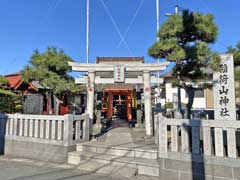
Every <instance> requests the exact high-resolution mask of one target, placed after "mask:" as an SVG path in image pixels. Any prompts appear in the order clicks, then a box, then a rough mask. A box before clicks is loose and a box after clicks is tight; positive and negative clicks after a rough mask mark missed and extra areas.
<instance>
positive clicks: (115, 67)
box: [68, 57, 169, 136]
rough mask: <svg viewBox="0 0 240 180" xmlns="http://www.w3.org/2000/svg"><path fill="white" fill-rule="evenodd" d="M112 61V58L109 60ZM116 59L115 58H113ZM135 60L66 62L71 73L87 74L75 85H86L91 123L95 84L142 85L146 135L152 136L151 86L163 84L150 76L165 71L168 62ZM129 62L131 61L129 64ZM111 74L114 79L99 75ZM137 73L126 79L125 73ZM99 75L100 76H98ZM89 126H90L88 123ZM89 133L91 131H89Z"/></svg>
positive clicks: (78, 79)
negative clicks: (93, 62) (88, 62)
mask: <svg viewBox="0 0 240 180" xmlns="http://www.w3.org/2000/svg"><path fill="white" fill-rule="evenodd" d="M109 59H111V60H113V59H114V58H109ZM115 59H116V58H115ZM134 59H136V58H132V57H131V58H128V60H126V58H125V60H124V62H123V61H121V58H120V60H119V58H118V61H114V62H112V61H110V60H109V61H107V62H106V58H105V60H104V63H100V62H99V63H96V64H81V63H76V62H68V64H69V66H71V67H72V70H73V71H77V72H87V76H83V77H80V78H76V79H75V83H76V84H86V85H87V98H88V100H87V113H89V117H90V119H91V121H92V120H93V116H94V94H95V93H94V92H95V85H96V84H116V83H119V84H120V83H121V84H136V85H139V84H140V85H143V92H144V111H145V128H146V135H147V136H151V135H152V134H153V127H152V122H151V119H152V103H151V84H158V83H163V79H162V78H157V77H155V76H151V72H157V71H161V70H165V69H166V66H167V65H168V64H169V63H168V62H161V63H154V64H145V63H143V62H144V60H143V58H142V61H141V62H140V61H138V62H134ZM131 60H133V61H132V62H131ZM103 72H105V73H106V72H111V73H113V75H114V77H110V78H109V77H102V76H101V73H103ZM128 72H131V73H134V72H136V73H137V72H138V73H137V74H138V75H137V77H134V78H133V77H127V76H125V74H126V73H128ZM99 74H100V75H99ZM90 124H92V123H91V122H90ZM90 131H91V130H90Z"/></svg>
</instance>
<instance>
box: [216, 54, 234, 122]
mask: <svg viewBox="0 0 240 180" xmlns="http://www.w3.org/2000/svg"><path fill="white" fill-rule="evenodd" d="M221 59H222V60H221V63H220V70H219V72H215V73H214V75H213V91H214V116H215V119H217V120H236V102H235V84H234V83H235V81H234V64H233V56H232V54H224V55H221Z"/></svg>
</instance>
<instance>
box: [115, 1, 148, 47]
mask: <svg viewBox="0 0 240 180" xmlns="http://www.w3.org/2000/svg"><path fill="white" fill-rule="evenodd" d="M144 2H145V0H142V1H141V2H140V4H139V6H138V8H137V9H136V11H135V13H134V15H133V17H132V19H131V22H130V24H129V25H128V27H127V29H126V31H125V32H124V34H123V39H125V37H126V36H127V34H128V32H129V30H130V28H131V26H132V25H133V23H134V21H135V19H136V18H137V16H138V14H139V12H140V10H141V8H142V6H143V4H144ZM122 42H123V41H122V39H121V40H120V42H119V44H118V46H117V47H119V46H120V45H121V44H122Z"/></svg>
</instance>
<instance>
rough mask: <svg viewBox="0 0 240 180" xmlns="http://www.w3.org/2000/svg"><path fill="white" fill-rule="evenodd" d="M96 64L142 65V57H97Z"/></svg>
mask: <svg viewBox="0 0 240 180" xmlns="http://www.w3.org/2000/svg"><path fill="white" fill-rule="evenodd" d="M96 63H97V64H98V63H144V57H97V58H96Z"/></svg>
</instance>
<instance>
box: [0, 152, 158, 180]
mask: <svg viewBox="0 0 240 180" xmlns="http://www.w3.org/2000/svg"><path fill="white" fill-rule="evenodd" d="M120 179H121V178H120V177H119V178H118V177H110V176H108V175H103V174H98V173H94V172H87V171H81V170H79V169H76V167H75V166H72V165H67V164H56V163H50V162H40V161H35V160H28V159H19V158H18V159H17V158H12V157H6V156H1V157H0V180H120ZM124 179H126V178H124ZM156 179H157V178H152V177H146V176H137V177H134V178H132V179H129V180H156ZM126 180H127V179H126Z"/></svg>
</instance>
